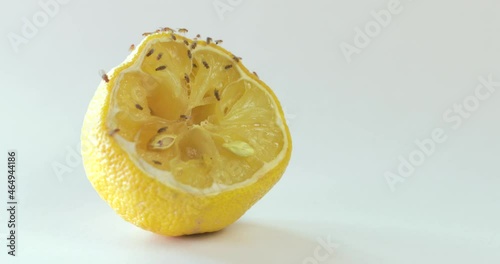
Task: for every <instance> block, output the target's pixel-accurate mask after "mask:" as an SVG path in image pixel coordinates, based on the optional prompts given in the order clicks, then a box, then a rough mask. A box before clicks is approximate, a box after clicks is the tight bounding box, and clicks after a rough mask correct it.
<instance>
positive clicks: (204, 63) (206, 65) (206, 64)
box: [202, 61, 210, 69]
mask: <svg viewBox="0 0 500 264" xmlns="http://www.w3.org/2000/svg"><path fill="white" fill-rule="evenodd" d="M202 63H203V66H205V68H207V69H208V68H210V66H209V65H208V62H206V61H202Z"/></svg>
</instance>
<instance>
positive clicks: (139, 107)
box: [135, 104, 144, 111]
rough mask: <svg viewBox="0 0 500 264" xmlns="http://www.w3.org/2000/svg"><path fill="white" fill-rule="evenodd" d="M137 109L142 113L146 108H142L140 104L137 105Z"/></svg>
mask: <svg viewBox="0 0 500 264" xmlns="http://www.w3.org/2000/svg"><path fill="white" fill-rule="evenodd" d="M135 108H137V109H139V110H141V111H142V109H144V108H142V106H141V105H140V104H135Z"/></svg>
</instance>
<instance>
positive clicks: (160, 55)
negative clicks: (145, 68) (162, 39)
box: [156, 52, 163, 60]
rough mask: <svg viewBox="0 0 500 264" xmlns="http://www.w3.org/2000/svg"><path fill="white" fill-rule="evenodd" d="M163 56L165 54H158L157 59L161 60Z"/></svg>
mask: <svg viewBox="0 0 500 264" xmlns="http://www.w3.org/2000/svg"><path fill="white" fill-rule="evenodd" d="M162 56H163V53H161V52H160V53H158V56H156V59H157V60H160V59H161V57H162Z"/></svg>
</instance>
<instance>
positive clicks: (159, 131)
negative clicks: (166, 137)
mask: <svg viewBox="0 0 500 264" xmlns="http://www.w3.org/2000/svg"><path fill="white" fill-rule="evenodd" d="M167 129H168V127H162V128H160V129H158V131H157V133H158V134H161V133H163V132H165V131H167Z"/></svg>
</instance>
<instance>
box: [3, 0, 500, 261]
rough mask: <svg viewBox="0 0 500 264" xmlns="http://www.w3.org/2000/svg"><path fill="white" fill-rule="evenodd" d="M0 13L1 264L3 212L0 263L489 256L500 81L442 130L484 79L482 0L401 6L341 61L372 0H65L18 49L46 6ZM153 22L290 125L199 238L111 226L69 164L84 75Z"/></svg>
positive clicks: (495, 233)
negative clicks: (243, 74) (220, 56)
mask: <svg viewBox="0 0 500 264" xmlns="http://www.w3.org/2000/svg"><path fill="white" fill-rule="evenodd" d="M47 1H48V0H42V2H47ZM2 2H3V5H2V9H1V11H0V22H1V23H0V25H1V26H0V37H1V38H0V39H1V41H0V70H1V71H0V89H1V95H0V98H1V100H2V102H1V104H0V109H1V111H0V115H1V116H0V117H1V119H0V121H1V129H0V151H1V155H0V156H1V162H0V164H5V165H0V168H3V169H2V170H3V171H2V172H1V173H0V174H1V175H2V177H1V181H0V191H1V192H0V197H1V199H0V201H1V202H2V204H5V202H6V196H7V194H6V191H5V190H6V174H7V168H6V163H7V161H6V159H7V151H8V150H10V149H15V150H17V151H18V200H19V211H18V221H19V222H18V226H19V229H18V233H19V237H18V241H17V242H18V251H17V253H18V257H16V258H13V257H10V256H7V253H6V251H7V248H6V247H5V245H4V244H6V238H5V237H6V232H7V226H6V221H7V219H6V216H7V214H6V211H5V210H4V209H2V210H1V211H0V233H1V239H0V241H2V242H1V243H0V249H1V250H0V259H1V263H49V261H52V262H50V263H335V264H347V263H352V264H361V263H369V264H375V263H381V264H392V263H394V264H396V263H398V264H399V263H405V264H410V263H485V264H489V263H499V262H500V226H499V223H500V192H499V188H500V167H499V166H498V164H499V160H500V152H499V149H500V139H499V135H500V125H499V124H500V122H499V121H500V118H499V113H500V112H499V111H500V87H497V92H496V93H493V94H492V95H491V96H490V98H488V99H486V100H483V101H480V105H479V106H478V107H477V110H475V111H472V112H471V113H470V114H471V115H470V117H469V118H467V119H466V118H463V120H462V121H463V122H462V124H461V126H460V127H459V128H457V129H453V125H454V123H453V122H451V123H450V122H446V120H444V119H443V114H444V113H445V112H446V111H447V109H450V108H451V109H453V106H454V104H459V103H462V102H463V101H464V99H466V98H467V97H468V96H473V95H474V90H475V88H476V87H477V86H478V85H479V84H480V82H479V80H478V78H480V77H481V76H483V77H485V78H487V76H488V75H490V74H491V78H492V79H493V80H494V81H498V82H500V48H499V47H500V34H499V33H500V2H499V1H495V0H479V1H465V0H458V1H457V0H455V1H452V0H442V1H430V0H418V1H417V0H415V1H409V0H402V1H401V2H400V6H401V11H400V12H399V13H398V14H393V15H392V19H391V21H390V23H388V25H387V26H386V27H380V26H379V27H380V32H376V33H378V34H374V35H373V37H370V39H371V41H370V43H369V44H368V45H366V47H363V48H361V49H360V53H359V54H353V55H352V56H351V57H350V59H351V61H350V63H348V61H347V60H346V57H345V56H344V54H343V53H342V50H341V48H340V45H341V44H342V43H344V42H345V43H347V44H349V45H354V39H355V36H356V31H355V30H356V28H357V27H359V28H360V29H361V30H363V31H364V28H365V25H366V24H367V23H370V21H376V20H375V19H374V17H373V16H372V15H371V14H370V12H371V11H380V10H382V9H387V5H388V3H389V1H388V0H376V1H369V0H354V1H347V0H345V1H330V0H315V1H285V0H277V1H265V0H253V1H248V0H232V1H230V0H220V2H218V1H213V0H208V1H202V0H197V1H194V0H192V1H153V0H144V1H118V0H113V1H96V0H95V1H83V0H69V3H67V4H59V5H58V6H59V10H57V11H56V12H55V13H54V14H53V16H52V17H49V18H48V20H47V21H46V23H42V24H41V25H40V26H39V27H37V28H38V32H37V34H36V35H34V36H27V37H26V43H22V44H17V45H16V44H14V45H13V44H12V43H11V41H10V40H9V38H12V36H13V35H14V34H15V35H18V36H20V37H23V25H24V23H25V22H24V21H23V18H26V19H28V20H30V21H32V20H33V16H34V15H35V16H37V14H38V15H40V14H39V13H40V12H46V11H44V9H43V8H42V7H41V6H40V4H39V2H38V1H35V0H26V1H5V0H3V1H2ZM214 3H222V5H224V4H226V5H227V6H229V7H230V8H229V9H228V10H227V11H226V12H224V13H221V12H218V11H217V9H216V8H215V7H214ZM231 4H232V5H231ZM42 16H43V15H42ZM42 20H43V17H42ZM42 22H44V21H42ZM372 24H373V23H372ZM161 26H169V27H173V28H179V27H185V28H188V29H190V34H189V35H191V36H194V35H195V34H197V33H200V34H202V36H207V35H209V36H212V37H213V38H215V39H218V38H222V39H223V40H224V44H223V45H224V46H225V47H226V48H227V49H229V50H230V51H232V52H234V53H235V54H237V55H238V56H241V57H243V59H244V63H245V65H247V66H248V67H249V68H250V69H252V70H256V71H257V72H258V73H259V75H260V77H261V79H263V80H264V81H265V82H267V83H268V84H269V86H270V87H272V88H273V89H274V90H275V92H276V94H277V95H278V97H279V98H280V100H281V102H282V104H283V106H284V107H285V108H286V112H287V116H288V119H289V125H290V128H291V132H292V137H293V142H294V151H293V157H292V160H291V162H290V165H289V168H288V170H287V172H286V173H285V175H284V176H283V178H282V180H281V181H280V182H279V183H278V184H277V185H276V186H275V187H274V188H273V189H272V191H271V192H270V193H269V194H268V195H267V196H265V197H264V198H263V199H262V200H261V201H260V202H259V203H257V204H256V205H255V206H254V207H253V208H252V209H250V210H249V211H248V212H247V213H246V214H245V215H244V216H243V217H242V218H241V219H240V220H239V221H238V222H236V223H235V224H233V225H232V226H230V227H229V228H227V229H225V230H224V231H222V232H218V233H215V234H210V235H202V236H194V237H184V238H166V237H161V236H158V235H155V234H152V233H149V232H146V231H143V230H141V229H139V228H136V227H135V226H133V225H131V224H129V223H127V222H125V221H123V220H122V219H121V218H120V217H118V216H117V215H116V214H115V213H114V212H113V210H112V209H110V208H109V206H108V205H107V204H106V203H105V202H104V201H103V200H101V199H100V198H99V197H98V195H97V193H96V192H95V191H94V190H93V188H92V186H91V185H90V183H89V182H88V180H87V179H86V177H85V173H84V170H83V167H82V164H81V161H80V157H79V154H77V153H78V149H77V146H78V145H79V135H80V128H81V124H82V120H83V116H84V114H85V111H86V107H87V104H88V103H89V101H90V99H91V97H92V95H93V93H94V91H95V89H96V88H97V85H98V83H99V81H100V79H99V76H98V74H97V73H98V70H99V69H106V70H109V69H111V68H112V67H114V66H116V65H118V64H119V63H121V62H122V61H123V60H124V59H125V57H126V56H127V54H128V47H129V46H130V44H132V43H135V44H137V43H138V42H139V41H140V39H141V34H142V33H143V32H145V31H152V30H155V29H157V28H158V27H161ZM375 29H376V27H375V28H373V29H372V30H375ZM16 50H17V51H16ZM469 99H470V98H469ZM469 102H471V101H469ZM438 128H441V129H443V130H444V133H445V135H446V137H447V140H446V141H445V142H444V143H441V144H437V146H436V149H435V151H434V153H433V154H432V155H430V156H429V157H426V158H425V160H424V161H423V164H422V165H420V166H418V167H417V168H416V170H415V172H414V173H413V174H412V175H410V176H409V177H407V178H405V179H404V180H405V181H404V182H402V183H398V184H397V185H395V191H394V192H393V191H391V188H390V187H389V185H388V183H387V181H386V178H385V176H384V175H385V173H386V172H387V171H392V172H394V173H396V172H397V168H398V165H399V160H398V157H399V156H402V157H404V158H408V156H409V154H410V153H411V152H412V151H415V150H418V148H417V147H416V145H415V143H414V142H415V141H416V140H422V139H425V138H429V137H430V135H431V132H432V131H433V130H434V129H438ZM58 166H59V167H60V166H66V167H67V170H66V171H63V172H61V171H58V170H54V167H58ZM68 168H69V169H68ZM0 207H1V208H4V207H3V206H0ZM328 242H331V243H335V248H334V249H331V250H330V251H328V250H327V249H329V248H327V249H325V248H324V247H323V246H322V245H323V244H325V243H328ZM69 261H71V262H69Z"/></svg>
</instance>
